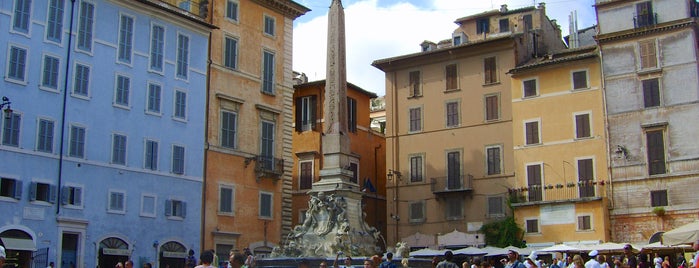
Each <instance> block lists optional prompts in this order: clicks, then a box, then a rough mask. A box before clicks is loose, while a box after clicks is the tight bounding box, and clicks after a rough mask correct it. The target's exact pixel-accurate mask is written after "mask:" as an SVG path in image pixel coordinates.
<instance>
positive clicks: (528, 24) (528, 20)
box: [522, 14, 534, 33]
mask: <svg viewBox="0 0 699 268" xmlns="http://www.w3.org/2000/svg"><path fill="white" fill-rule="evenodd" d="M522 20H524V32H525V33H528V32H529V31H531V29H532V28H533V27H534V23H533V22H532V14H527V15H524V17H522Z"/></svg>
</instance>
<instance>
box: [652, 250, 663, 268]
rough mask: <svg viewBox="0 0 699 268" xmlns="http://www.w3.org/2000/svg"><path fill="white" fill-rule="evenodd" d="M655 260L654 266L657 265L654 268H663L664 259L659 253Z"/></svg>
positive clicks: (656, 254)
mask: <svg viewBox="0 0 699 268" xmlns="http://www.w3.org/2000/svg"><path fill="white" fill-rule="evenodd" d="M654 256H655V258H653V265H655V267H654V268H663V258H661V257H660V255H658V253H657V252H656V253H655V255H654Z"/></svg>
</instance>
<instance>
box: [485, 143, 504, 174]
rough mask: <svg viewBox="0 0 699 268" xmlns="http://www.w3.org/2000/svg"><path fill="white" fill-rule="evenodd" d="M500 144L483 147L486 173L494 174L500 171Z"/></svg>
mask: <svg viewBox="0 0 699 268" xmlns="http://www.w3.org/2000/svg"><path fill="white" fill-rule="evenodd" d="M501 151H502V150H501V147H500V146H491V147H486V148H485V153H486V158H487V159H486V162H487V165H488V167H487V168H488V175H496V174H500V173H501V169H502V162H501V159H502V152H501Z"/></svg>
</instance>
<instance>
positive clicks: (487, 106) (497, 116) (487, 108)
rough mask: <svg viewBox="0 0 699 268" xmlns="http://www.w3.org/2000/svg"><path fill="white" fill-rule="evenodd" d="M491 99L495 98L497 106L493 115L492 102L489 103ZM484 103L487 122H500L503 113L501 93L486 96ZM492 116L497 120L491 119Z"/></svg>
mask: <svg viewBox="0 0 699 268" xmlns="http://www.w3.org/2000/svg"><path fill="white" fill-rule="evenodd" d="M490 98H495V103H496V104H495V105H496V107H495V108H496V111H495V112H494V113H493V112H492V111H491V107H490V104H491V103H490V102H489V101H488V100H489V99H490ZM483 103H484V104H485V105H484V110H485V111H484V114H485V122H495V121H500V116H501V111H500V107H501V105H500V93H499V92H498V93H492V94H486V95H485V96H483ZM491 116H495V118H490V117H491Z"/></svg>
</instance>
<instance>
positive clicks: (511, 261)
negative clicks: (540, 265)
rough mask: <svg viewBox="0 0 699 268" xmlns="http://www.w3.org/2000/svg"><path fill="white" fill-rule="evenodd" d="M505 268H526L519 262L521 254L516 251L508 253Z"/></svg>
mask: <svg viewBox="0 0 699 268" xmlns="http://www.w3.org/2000/svg"><path fill="white" fill-rule="evenodd" d="M505 268H526V267H525V266H524V264H523V263H521V262H520V261H519V252H517V251H514V250H508V251H507V263H506V264H505Z"/></svg>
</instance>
